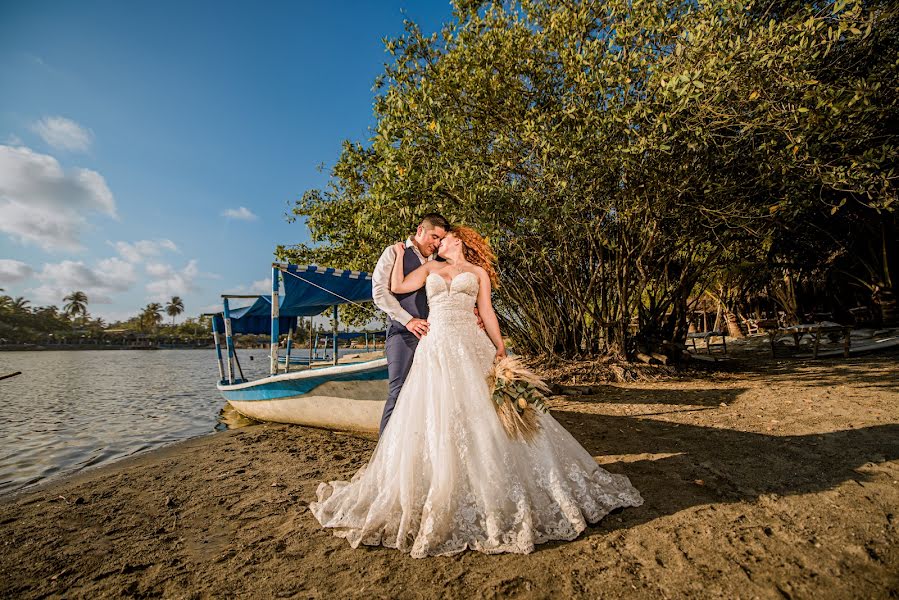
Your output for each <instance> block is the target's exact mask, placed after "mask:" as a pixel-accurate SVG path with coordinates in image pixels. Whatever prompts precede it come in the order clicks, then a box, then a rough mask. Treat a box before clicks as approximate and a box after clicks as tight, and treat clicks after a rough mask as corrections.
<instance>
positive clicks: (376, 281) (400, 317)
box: [371, 246, 412, 326]
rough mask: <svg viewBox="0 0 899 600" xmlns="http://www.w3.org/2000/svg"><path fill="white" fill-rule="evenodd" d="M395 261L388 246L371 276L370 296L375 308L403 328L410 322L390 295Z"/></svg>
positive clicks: (403, 310)
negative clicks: (391, 274)
mask: <svg viewBox="0 0 899 600" xmlns="http://www.w3.org/2000/svg"><path fill="white" fill-rule="evenodd" d="M394 260H396V253H395V252H394V251H393V247H392V246H389V247H387V249H385V250H384V252H382V253H381V258H379V259H378V264H377V265H375V270H374V272H372V274H371V295H372V299H373V300H374V301H375V306H377V307H378V308H380V309H381V310H383V311H384V312H385V313H387V316H388V317H390V318H391V319H393V320H394V321H396V322H398V323H400V324H401V325H403V326H405V325H406V323H408V322H409V321H411V320H412V315H410V314H409V313H408V312H406V310H405V309H404V308H403V307H402V306H400V301H399V300H397V299H396V296H394V295H393V294H392V293H390V272H391V271H392V270H393V262H394Z"/></svg>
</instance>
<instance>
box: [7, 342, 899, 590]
mask: <svg viewBox="0 0 899 600" xmlns="http://www.w3.org/2000/svg"><path fill="white" fill-rule="evenodd" d="M894 382H899V365H897V361H896V360H895V356H888V357H884V358H883V359H875V360H871V359H868V360H864V359H849V360H844V361H829V362H822V361H818V362H817V363H812V362H800V361H776V362H775V361H771V362H768V363H765V364H764V365H755V366H750V368H747V369H746V371H744V372H740V373H734V372H730V371H729V372H726V373H716V374H713V375H711V376H709V377H705V378H690V379H685V378H681V379H672V380H667V381H663V382H643V383H639V384H615V385H599V386H595V391H594V393H593V394H592V395H590V396H576V397H575V396H555V397H553V398H551V399H550V410H551V411H552V413H553V414H554V416H555V417H556V418H557V419H558V420H559V422H560V423H561V424H562V425H563V426H565V428H566V429H568V430H569V431H570V432H571V433H572V435H573V436H574V437H575V438H576V439H577V440H578V441H579V442H580V443H581V444H582V445H584V447H585V448H586V449H587V450H588V451H589V452H590V453H591V454H592V455H593V456H595V457H596V460H597V462H598V463H599V464H601V465H602V466H603V467H604V468H606V469H607V470H609V471H610V472H612V473H620V474H624V475H627V476H628V477H629V478H630V479H631V481H632V482H633V484H634V485H635V486H636V487H637V488H638V489H639V490H640V491H641V494H643V497H644V499H645V504H644V505H643V506H642V507H639V508H633V509H626V510H624V511H622V512H620V513H616V514H613V515H609V516H608V517H606V518H605V519H603V520H602V521H600V522H599V523H598V524H596V525H594V526H592V527H590V528H589V529H588V530H587V531H586V532H584V533H583V534H582V535H581V536H580V537H578V538H577V539H575V540H574V541H572V542H561V543H560V542H554V543H548V544H544V545H541V546H539V547H538V549H537V551H536V552H534V553H533V554H530V555H526V556H521V555H494V556H486V555H481V554H478V553H475V552H470V551H468V552H465V553H463V554H461V555H457V556H454V557H448V558H430V559H412V558H410V557H408V556H407V555H404V554H402V553H400V552H398V551H396V550H391V549H387V548H383V547H364V548H359V549H356V550H353V549H352V548H350V547H349V545H348V544H347V543H346V541H345V540H343V539H340V538H337V537H335V536H333V535H332V534H331V532H329V531H325V530H322V529H321V528H320V527H319V526H318V523H317V522H316V521H315V519H314V518H313V517H312V515H311V514H310V513H309V511H308V503H309V502H310V501H311V500H312V499H313V498H314V496H315V489H316V487H317V485H318V483H319V482H320V481H330V480H334V479H347V478H348V477H349V476H351V475H352V474H353V473H354V472H355V471H356V470H357V469H358V468H359V467H361V466H362V465H364V464H365V462H366V461H367V460H368V457H369V456H370V454H371V452H372V450H373V449H374V447H375V444H376V436H374V435H369V434H351V433H341V432H334V431H329V430H322V429H312V428H306V427H300V426H289V425H273V424H258V425H251V426H248V427H243V428H239V429H233V430H228V431H220V432H213V433H211V434H205V435H200V436H197V437H194V438H190V439H188V440H183V441H179V442H175V443H173V444H170V445H168V446H165V447H163V448H158V449H154V450H150V451H148V452H146V453H143V454H140V455H137V456H133V457H128V458H125V459H123V460H121V461H117V462H116V463H113V464H110V465H104V466H100V467H96V468H92V469H89V470H86V471H83V472H80V473H76V474H74V475H71V476H68V477H65V478H62V479H59V480H54V481H49V482H46V483H43V484H40V485H39V486H37V487H34V488H29V489H27V490H22V491H19V492H15V493H13V494H10V495H6V496H4V497H2V498H0V523H2V524H3V528H2V531H0V535H2V539H3V543H4V546H5V552H4V553H2V554H0V569H2V571H3V572H4V573H5V574H6V577H5V578H3V579H0V596H3V597H24V598H36V597H46V596H51V597H67V598H68V597H71V598H95V597H107V596H112V595H120V594H122V593H125V594H127V595H148V596H165V597H185V596H189V597H208V596H213V597H219V596H238V595H245V596H251V597H274V596H286V597H303V598H306V597H312V598H326V597H335V596H339V597H366V598H370V597H372V596H376V597H381V596H387V597H402V598H430V597H434V596H435V595H440V596H444V597H449V598H456V597H459V598H462V597H468V598H470V597H472V596H473V595H474V596H478V597H488V598H491V597H522V598H551V597H559V596H570V597H577V598H580V597H591V598H593V597H607V598H619V597H620V598H633V597H637V598H644V597H645V598H650V597H651V598H660V597H661V598H664V597H669V598H674V597H684V596H700V597H708V596H721V597H733V598H737V597H739V598H750V597H760V598H775V597H784V596H791V597H816V598H841V597H871V598H888V597H894V596H895V595H896V594H897V593H899V577H897V575H896V573H899V520H897V518H896V506H899V406H897V403H896V401H895V400H896V398H897V394H899V383H894Z"/></svg>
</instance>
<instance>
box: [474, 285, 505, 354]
mask: <svg viewBox="0 0 899 600" xmlns="http://www.w3.org/2000/svg"><path fill="white" fill-rule="evenodd" d="M478 280H479V281H480V284H481V285H480V287H479V288H478V301H477V302H478V313H479V314H480V316H481V319H482V320H483V321H484V331H486V332H487V337H489V338H490V341H491V342H493V345H494V346H496V356H497V357H503V356H505V355H506V346H505V344H504V343H503V336H502V335H500V332H499V320H498V319H497V318H496V312H494V310H493V302H492V301H491V300H490V276H489V275H487V271H485V270H483V269H478Z"/></svg>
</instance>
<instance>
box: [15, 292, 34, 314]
mask: <svg viewBox="0 0 899 600" xmlns="http://www.w3.org/2000/svg"><path fill="white" fill-rule="evenodd" d="M29 304H31V301H30V300H26V299H25V298H23V297H22V296H19V297H18V298H16V299H15V300H13V301H12V309H13V312H27V311H28V305H29Z"/></svg>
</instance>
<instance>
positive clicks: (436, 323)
mask: <svg viewBox="0 0 899 600" xmlns="http://www.w3.org/2000/svg"><path fill="white" fill-rule="evenodd" d="M425 286H426V289H427V294H428V303H429V306H430V316H429V317H428V322H429V323H430V331H429V333H428V335H426V336H425V337H424V338H422V340H421V342H420V343H419V344H418V349H417V350H416V352H415V360H414V362H413V363H412V368H411V370H410V371H409V375H408V377H407V378H406V383H405V385H404V386H403V389H402V392H401V393H400V396H399V398H398V399H397V403H396V408H395V409H394V411H393V415H392V416H391V418H390V422H389V423H388V425H387V427H386V429H385V430H384V433H383V435H382V436H381V438H380V440H379V441H378V445H377V447H376V448H375V450H374V453H373V454H372V456H371V459H370V460H369V462H368V464H367V465H366V466H364V467H362V468H361V469H359V471H358V472H357V473H356V474H355V475H354V476H353V478H352V480H351V481H332V482H331V483H322V484H320V485H319V487H318V491H317V496H318V500H317V501H316V502H312V503H310V505H309V508H310V510H311V511H312V514H313V515H315V518H316V519H318V521H319V523H321V524H322V526H324V527H331V528H334V530H335V531H334V533H335V535H338V536H340V537H345V538H346V539H347V540H348V541H349V542H350V544H351V545H352V546H353V547H354V548H355V547H357V546H358V545H359V544H360V543H362V544H367V545H378V544H382V545H384V546H388V547H391V548H399V549H400V550H403V551H404V552H409V553H411V555H412V556H413V557H417V558H420V557H425V556H436V555H449V554H455V553H457V552H462V551H463V550H465V549H466V548H471V549H473V550H478V551H480V552H485V553H489V554H493V553H499V552H516V553H528V552H531V551H533V550H534V546H535V544H540V543H542V542H546V541H549V540H571V539H574V538H575V537H577V536H578V535H579V534H580V533H581V532H582V531H584V529H585V528H586V527H587V524H588V523H594V522H596V521H598V520H600V519H601V518H602V517H603V516H605V515H606V514H608V513H609V511H611V510H614V509H616V508H619V507H626V506H639V505H640V504H642V503H643V499H642V498H641V497H640V493H639V492H638V491H637V490H636V489H635V488H634V487H633V486H632V485H631V483H630V481H629V480H628V479H627V477H625V476H623V475H612V474H610V473H608V472H607V471H605V470H604V469H602V468H600V467H599V466H598V465H597V464H596V461H595V460H594V459H593V457H592V456H590V454H589V453H588V452H587V451H586V450H585V449H584V448H583V447H582V446H581V445H580V444H578V442H577V441H576V440H575V439H574V438H573V437H572V436H571V434H569V433H568V431H566V430H565V429H564V428H563V427H562V426H561V425H559V423H558V421H556V420H555V419H554V418H553V417H552V416H550V415H549V414H548V413H546V414H544V413H541V414H540V416H539V420H540V426H541V430H540V432H539V433H538V434H537V435H536V437H535V439H533V440H531V441H530V442H524V441H520V440H513V439H511V438H509V437H508V435H507V434H506V432H505V430H504V429H503V427H502V425H501V424H500V421H499V419H498V418H497V415H496V410H495V408H494V404H493V400H492V399H491V396H490V391H489V389H488V387H487V382H486V378H485V375H486V374H487V372H488V371H489V370H490V368H491V366H492V364H493V359H494V355H495V353H496V350H495V348H494V347H493V344H492V343H491V342H490V339H489V338H488V337H487V334H486V333H484V331H482V330H481V329H480V328H479V327H478V324H477V318H476V317H475V315H474V311H473V308H474V305H475V299H476V298H477V293H478V279H477V277H476V276H475V275H474V274H472V273H467V272H465V273H461V274H459V275H457V276H456V277H455V278H454V279H453V280H452V281H451V282H450V283H447V282H446V280H445V279H444V278H443V277H441V276H440V275H438V274H435V273H432V274H431V275H429V276H428V278H427V282H426V284H425Z"/></svg>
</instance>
